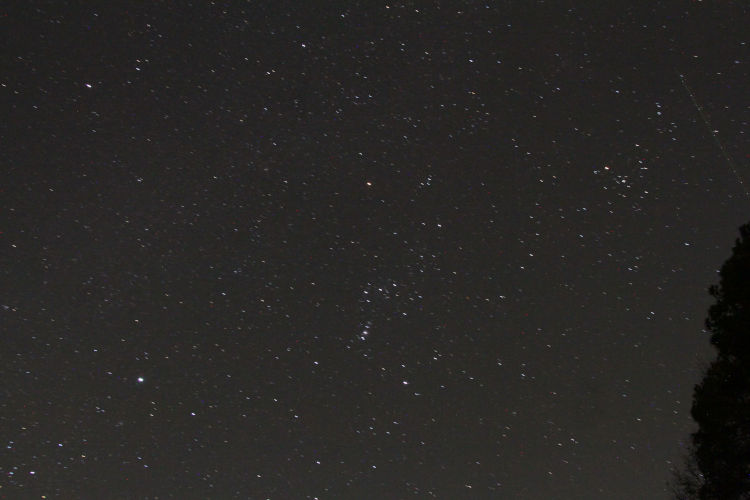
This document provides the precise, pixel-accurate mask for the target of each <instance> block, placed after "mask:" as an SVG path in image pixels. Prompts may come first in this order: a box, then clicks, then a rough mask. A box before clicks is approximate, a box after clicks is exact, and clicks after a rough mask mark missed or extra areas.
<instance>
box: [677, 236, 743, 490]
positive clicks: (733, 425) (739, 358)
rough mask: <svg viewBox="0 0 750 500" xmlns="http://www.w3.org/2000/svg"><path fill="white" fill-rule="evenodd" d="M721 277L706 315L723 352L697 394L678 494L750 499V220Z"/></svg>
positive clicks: (724, 266)
mask: <svg viewBox="0 0 750 500" xmlns="http://www.w3.org/2000/svg"><path fill="white" fill-rule="evenodd" d="M719 277H720V279H719V285H714V286H711V287H710V288H709V293H710V294H711V295H712V296H713V297H714V298H715V299H716V303H715V304H714V305H712V306H711V307H710V308H709V311H708V318H707V319H706V328H707V329H708V330H709V331H710V332H711V344H713V346H714V347H715V348H716V350H717V351H718V352H717V357H716V359H715V360H714V361H713V362H712V363H711V365H710V366H709V367H708V369H707V370H706V373H705V376H704V377H703V380H702V381H701V382H700V383H699V384H698V385H696V386H695V390H694V393H693V406H692V411H691V415H692V417H693V419H694V420H695V421H696V422H697V423H698V431H697V432H695V433H694V434H693V435H692V446H691V449H690V456H689V457H688V459H687V462H686V465H685V470H684V471H681V472H678V473H676V475H675V485H674V487H673V493H674V496H675V498H678V499H701V500H709V499H710V500H718V499H721V500H740V499H745V500H750V224H746V225H744V226H742V227H741V228H740V238H739V239H737V241H736V242H735V246H734V249H733V250H732V255H731V257H730V258H729V259H728V260H727V261H726V262H725V263H724V265H723V266H722V268H721V271H720V273H719Z"/></svg>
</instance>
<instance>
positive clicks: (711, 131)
mask: <svg viewBox="0 0 750 500" xmlns="http://www.w3.org/2000/svg"><path fill="white" fill-rule="evenodd" d="M678 75H679V77H680V82H682V86H683V87H684V88H685V92H687V94H688V95H689V96H690V100H691V101H693V105H694V106H695V109H696V110H697V111H698V114H699V115H700V117H701V120H703V123H705V124H706V128H707V129H708V132H709V134H711V137H713V139H714V142H715V143H716V146H717V147H718V148H719V150H720V151H721V154H722V155H723V156H724V159H725V160H726V161H727V165H728V166H729V170H731V171H732V173H733V174H734V176H735V178H737V182H739V183H740V186H742V190H743V191H745V195H746V196H747V197H748V198H750V191H748V188H747V185H746V184H745V181H744V179H743V178H742V176H741V175H740V172H739V170H738V169H737V165H735V163H734V160H732V157H731V156H729V153H727V150H726V149H725V148H724V145H723V144H722V143H721V140H720V139H719V134H717V133H716V130H714V128H713V127H712V126H711V122H710V121H708V117H707V116H706V113H705V112H704V111H703V107H702V106H701V105H700V104H698V99H696V98H695V94H693V91H692V90H691V89H690V86H689V85H688V83H687V79H686V78H685V75H683V74H682V73H678Z"/></svg>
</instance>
